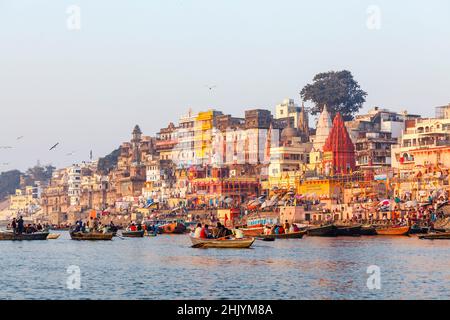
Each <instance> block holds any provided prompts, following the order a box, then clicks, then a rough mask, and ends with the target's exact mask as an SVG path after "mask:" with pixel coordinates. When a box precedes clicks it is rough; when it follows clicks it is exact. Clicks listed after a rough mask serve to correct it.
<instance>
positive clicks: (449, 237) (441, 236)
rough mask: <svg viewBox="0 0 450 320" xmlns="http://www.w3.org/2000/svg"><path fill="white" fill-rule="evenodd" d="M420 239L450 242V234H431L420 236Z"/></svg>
mask: <svg viewBox="0 0 450 320" xmlns="http://www.w3.org/2000/svg"><path fill="white" fill-rule="evenodd" d="M419 239H424V240H450V232H442V233H430V234H426V235H420V236H419Z"/></svg>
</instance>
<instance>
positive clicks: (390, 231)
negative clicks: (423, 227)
mask: <svg viewBox="0 0 450 320" xmlns="http://www.w3.org/2000/svg"><path fill="white" fill-rule="evenodd" d="M376 231H377V234H378V235H380V236H406V235H408V234H409V226H401V227H399V226H392V227H378V228H376Z"/></svg>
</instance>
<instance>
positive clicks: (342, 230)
mask: <svg viewBox="0 0 450 320" xmlns="http://www.w3.org/2000/svg"><path fill="white" fill-rule="evenodd" d="M411 230H412V229H411V228H410V227H409V226H383V225H379V226H377V225H362V224H353V225H347V224H327V225H318V226H314V225H312V226H304V227H303V228H302V230H301V231H298V232H292V233H283V234H271V235H264V234H263V233H264V227H263V226H256V227H251V228H243V229H242V231H243V232H244V234H245V235H246V236H253V237H257V238H266V239H267V238H275V239H295V238H297V239H299V238H302V237H303V236H304V235H308V236H310V237H338V236H375V235H391V236H397V235H399V236H401V235H408V234H410V232H411Z"/></svg>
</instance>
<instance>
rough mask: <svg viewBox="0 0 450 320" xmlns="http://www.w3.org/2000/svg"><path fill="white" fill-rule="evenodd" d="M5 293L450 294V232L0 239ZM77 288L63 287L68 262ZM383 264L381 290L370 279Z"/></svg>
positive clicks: (2, 295)
mask: <svg viewBox="0 0 450 320" xmlns="http://www.w3.org/2000/svg"><path fill="white" fill-rule="evenodd" d="M0 252H1V253H2V257H1V259H0V268H1V274H0V288H1V290H0V298H1V299H450V270H449V268H448V267H449V265H450V241H440V242H439V241H422V240H419V239H417V238H415V237H393V238H389V237H386V238H385V237H362V238H336V239H327V238H309V237H305V238H304V239H301V240H277V241H275V242H271V243H267V242H262V241H257V242H255V244H254V246H253V248H252V249H248V250H233V249H231V250H226V249H225V250H224V249H207V250H206V249H192V248H190V241H189V238H188V237H187V236H158V237H155V238H144V239H120V238H115V239H114V240H113V241H110V242H77V241H72V240H70V239H69V236H68V234H67V233H63V235H62V236H61V238H60V239H58V240H50V241H44V242H39V241H36V242H5V241H2V242H0ZM71 265H76V266H79V267H80V269H81V290H69V289H67V285H66V281H67V277H68V276H69V274H68V273H67V267H69V266H71ZM370 265H377V266H379V267H380V268H381V284H382V288H381V290H375V291H371V290H369V289H368V288H367V286H366V281H367V278H368V276H369V275H368V274H367V273H366V271H367V267H368V266H370Z"/></svg>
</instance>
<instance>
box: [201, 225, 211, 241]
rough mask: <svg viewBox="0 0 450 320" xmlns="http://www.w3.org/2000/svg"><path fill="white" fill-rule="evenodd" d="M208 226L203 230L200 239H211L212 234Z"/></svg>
mask: <svg viewBox="0 0 450 320" xmlns="http://www.w3.org/2000/svg"><path fill="white" fill-rule="evenodd" d="M208 227H209V226H208V225H207V224H205V226H204V227H203V228H202V230H201V231H200V238H201V239H208V238H211V233H210V232H209V230H208Z"/></svg>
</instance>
